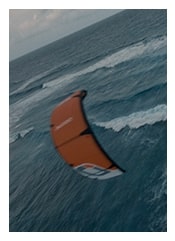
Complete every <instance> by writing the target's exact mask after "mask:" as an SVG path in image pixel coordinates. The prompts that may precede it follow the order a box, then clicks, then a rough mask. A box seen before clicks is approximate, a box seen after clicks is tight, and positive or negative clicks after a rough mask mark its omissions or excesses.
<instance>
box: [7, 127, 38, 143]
mask: <svg viewBox="0 0 175 241" xmlns="http://www.w3.org/2000/svg"><path fill="white" fill-rule="evenodd" d="M33 129H34V128H33V127H30V128H28V129H25V130H22V131H19V132H17V133H14V134H12V135H11V136H10V140H9V142H10V144H11V143H13V142H15V141H17V140H19V139H21V138H24V137H25V136H26V135H27V134H29V133H30V132H31V131H33Z"/></svg>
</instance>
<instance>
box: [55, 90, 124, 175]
mask: <svg viewBox="0 0 175 241" xmlns="http://www.w3.org/2000/svg"><path fill="white" fill-rule="evenodd" d="M86 94H87V91H85V90H81V91H77V92H75V93H74V94H72V95H71V96H70V97H68V98H66V99H65V100H63V101H62V102H61V103H60V104H59V105H58V106H56V108H55V109H54V110H53V112H52V115H51V136H52V138H53V142H54V145H55V148H56V150H57V151H58V153H60V155H61V156H62V157H63V159H64V160H65V161H66V162H67V163H68V164H69V165H70V166H71V167H72V168H73V169H74V170H76V171H78V172H79V173H80V174H82V175H83V176H87V177H89V178H94V179H100V180H101V179H108V178H111V177H115V176H118V175H120V174H122V173H123V172H124V170H123V169H122V168H120V167H119V166H118V165H117V164H116V163H115V162H114V161H113V160H112V159H111V158H110V157H109V156H108V155H107V153H106V152H105V151H104V150H103V148H102V147H101V146H100V144H99V143H98V141H97V139H96V137H95V135H94V133H93V132H92V130H91V127H90V125H89V123H88V121H87V119H86V116H85V113H84V110H83V105H82V102H83V101H82V100H83V99H84V98H85V96H86Z"/></svg>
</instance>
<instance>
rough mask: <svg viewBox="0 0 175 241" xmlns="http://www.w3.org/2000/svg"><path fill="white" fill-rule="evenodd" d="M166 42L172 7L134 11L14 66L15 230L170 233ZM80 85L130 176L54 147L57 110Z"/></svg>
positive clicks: (98, 130)
mask: <svg viewBox="0 0 175 241" xmlns="http://www.w3.org/2000/svg"><path fill="white" fill-rule="evenodd" d="M166 46H167V37H166V10H127V11H123V12H121V13H119V14H117V15H115V16H113V17H111V18H108V19H106V20H104V21H102V22H99V23H97V24H95V25H92V26H90V27H88V28H86V29H84V30H82V31H79V32H77V33H75V34H73V35H71V36H68V37H66V38H65V39H63V40H59V41H57V42H54V43H53V44H51V45H48V46H46V47H44V48H42V49H39V50H37V51H35V52H32V53H30V54H28V55H26V56H24V57H21V58H19V59H17V60H15V61H13V62H10V137H9V141H10V231H116V232H117V231H121V232H124V231H125V232H127V231H166V228H167V220H166V211H167V207H166V205H167V193H166V162H167V159H166V158H167V153H166V152H167V117H166V116H167V115H166V113H167V105H166V98H167V92H166V88H167V84H166V78H167V76H166V59H167V58H166ZM78 89H86V90H87V91H88V96H87V97H86V99H85V100H84V106H85V111H86V114H87V117H88V120H89V122H90V125H91V126H92V129H93V131H94V133H95V134H96V137H97V139H98V140H99V142H100V143H101V144H102V145H103V147H104V149H105V150H106V151H107V153H108V154H109V155H110V156H111V158H112V159H113V160H114V161H116V162H117V163H118V164H119V165H120V166H121V167H122V168H123V169H125V170H126V173H125V174H124V175H121V176H120V177H116V178H112V179H109V180H106V181H94V180H91V179H88V178H85V177H83V176H80V175H79V174H77V173H76V172H75V171H73V170H72V169H71V168H70V167H69V166H68V165H66V163H65V162H64V160H62V159H61V157H60V156H59V155H58V154H57V153H56V151H55V149H54V146H53V143H52V140H51V136H50V129H49V124H50V115H51V112H52V110H53V109H54V107H55V106H56V105H57V104H58V103H59V102H60V101H62V100H63V99H64V98H65V97H67V96H68V95H69V94H70V93H72V92H73V91H76V90H78Z"/></svg>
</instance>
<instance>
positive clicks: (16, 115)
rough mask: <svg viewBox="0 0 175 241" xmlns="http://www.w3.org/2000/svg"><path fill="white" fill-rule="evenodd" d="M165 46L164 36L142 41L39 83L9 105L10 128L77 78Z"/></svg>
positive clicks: (35, 78) (32, 80)
mask: <svg viewBox="0 0 175 241" xmlns="http://www.w3.org/2000/svg"><path fill="white" fill-rule="evenodd" d="M165 46H166V36H162V37H159V38H157V39H153V40H151V41H149V42H147V43H145V42H144V41H141V42H139V43H137V44H133V45H130V46H128V47H125V48H124V49H122V50H119V51H118V52H116V53H114V54H112V55H110V56H107V57H104V58H103V59H102V60H100V61H98V62H97V63H95V64H93V65H91V66H89V67H87V68H84V69H82V70H80V71H77V72H75V73H72V74H66V75H63V76H62V77H60V78H57V79H55V80H52V81H50V82H48V83H44V84H41V83H40V84H41V85H40V88H41V89H40V90H38V91H37V92H33V93H30V95H28V96H27V97H25V98H21V99H20V100H18V101H17V102H15V103H13V104H11V105H10V126H11V127H13V124H15V123H16V122H17V121H18V120H19V119H20V118H21V116H23V115H24V113H26V111H29V110H30V109H32V108H34V105H38V103H39V102H40V101H41V100H43V99H45V98H47V97H49V96H51V95H52V94H53V93H54V92H55V91H57V90H58V89H59V88H61V87H63V86H66V85H68V84H70V83H71V82H73V81H74V80H75V79H76V78H77V77H79V76H82V75H85V74H88V73H91V72H94V71H96V70H98V69H101V68H104V67H107V68H108V67H109V68H110V67H112V66H115V65H117V64H119V63H122V62H124V61H126V60H129V59H132V58H137V57H140V56H141V55H142V54H143V53H145V54H148V53H149V54H150V53H152V52H154V51H156V50H159V49H161V48H163V47H165ZM54 69H55V68H54ZM49 73H50V72H49V71H48V73H47V71H46V72H45V73H43V74H41V75H38V76H36V77H34V78H32V79H31V80H30V81H29V82H28V83H25V84H24V85H23V86H21V87H20V89H18V90H16V92H17V91H22V89H23V88H26V87H27V85H29V84H31V83H33V82H35V81H36V80H37V79H38V78H42V76H44V75H46V74H49ZM13 93H14V92H13ZM11 95H12V93H11Z"/></svg>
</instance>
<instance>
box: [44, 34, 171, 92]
mask: <svg viewBox="0 0 175 241" xmlns="http://www.w3.org/2000/svg"><path fill="white" fill-rule="evenodd" d="M166 41H167V37H166V36H162V37H159V38H157V39H153V40H151V41H149V42H145V41H141V42H139V43H136V44H133V45H130V46H128V47H125V48H124V49H121V50H119V51H117V52H115V53H114V54H112V55H109V56H107V57H105V58H103V59H102V60H100V61H98V62H97V63H95V64H93V65H90V66H89V67H87V68H85V69H82V70H80V71H78V72H75V73H72V74H68V75H65V76H63V77H61V78H57V79H55V80H52V81H50V82H48V83H45V84H43V88H48V87H53V86H56V85H60V84H63V83H64V84H65V83H70V81H71V80H73V79H75V78H77V77H79V76H82V75H85V74H88V73H92V72H94V71H96V70H98V69H102V68H113V67H115V66H116V65H118V64H120V63H123V62H125V61H129V60H131V59H134V58H138V57H140V56H142V55H150V53H151V54H152V53H153V52H156V51H157V50H160V49H161V48H164V47H166V44H167V43H166Z"/></svg>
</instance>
